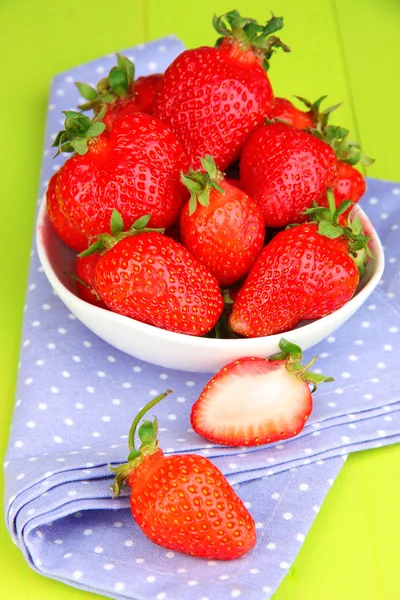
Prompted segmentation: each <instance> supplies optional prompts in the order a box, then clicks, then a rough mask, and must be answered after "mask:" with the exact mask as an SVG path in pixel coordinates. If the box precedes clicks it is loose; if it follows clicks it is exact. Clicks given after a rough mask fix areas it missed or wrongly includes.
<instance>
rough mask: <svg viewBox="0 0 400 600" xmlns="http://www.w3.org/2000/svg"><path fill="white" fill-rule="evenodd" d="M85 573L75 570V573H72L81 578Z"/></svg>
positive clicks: (73, 575) (74, 576)
mask: <svg viewBox="0 0 400 600" xmlns="http://www.w3.org/2000/svg"><path fill="white" fill-rule="evenodd" d="M82 575H83V573H82V571H74V573H73V574H72V577H73V578H74V579H80V578H81V577H82Z"/></svg>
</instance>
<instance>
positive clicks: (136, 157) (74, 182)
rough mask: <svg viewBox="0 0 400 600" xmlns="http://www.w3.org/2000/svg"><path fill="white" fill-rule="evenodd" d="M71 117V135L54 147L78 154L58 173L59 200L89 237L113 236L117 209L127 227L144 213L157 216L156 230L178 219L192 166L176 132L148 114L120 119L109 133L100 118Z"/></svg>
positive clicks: (71, 114) (154, 219)
mask: <svg viewBox="0 0 400 600" xmlns="http://www.w3.org/2000/svg"><path fill="white" fill-rule="evenodd" d="M65 114H66V117H67V118H66V121H65V124H66V130H65V131H64V132H60V133H59V134H58V136H57V138H56V140H55V142H54V145H56V146H59V151H73V150H76V153H75V154H74V155H73V156H71V157H70V158H69V159H68V160H67V161H66V162H65V163H64V165H63V166H62V167H61V169H60V170H59V172H58V177H57V182H56V198H57V200H58V202H59V204H60V207H61V210H62V212H63V213H64V214H65V215H66V216H67V217H68V219H69V220H70V222H71V223H72V224H73V225H74V226H75V227H76V228H77V229H78V230H79V231H80V232H81V233H82V234H83V235H85V236H86V237H87V238H88V239H90V238H92V237H95V236H97V235H98V234H100V233H103V232H107V231H109V223H110V219H111V214H112V211H113V209H114V208H116V209H117V210H118V211H119V212H120V213H121V215H122V218H123V220H124V223H125V224H126V226H127V227H130V226H131V225H132V223H133V222H134V221H135V220H136V219H138V218H139V217H140V216H141V215H143V214H151V221H150V223H151V226H152V227H169V226H170V225H172V224H173V223H174V222H175V221H176V220H177V219H178V217H179V212H180V209H181V206H182V204H183V202H184V201H185V198H186V194H187V191H186V189H185V188H184V186H183V185H182V184H181V182H180V171H181V169H183V168H185V167H186V164H187V163H186V156H185V154H184V152H183V149H182V147H181V145H180V143H179V142H178V140H177V138H176V136H175V134H174V133H172V132H171V131H170V130H169V129H168V128H167V127H166V126H165V125H164V124H163V123H161V122H160V121H159V120H158V119H155V118H154V117H152V116H149V115H145V114H142V113H136V114H130V115H125V116H124V117H120V118H119V119H117V120H116V121H115V122H114V123H113V125H112V127H111V128H110V129H109V130H104V124H103V123H101V122H99V121H98V120H96V118H95V119H94V120H93V121H91V120H90V119H89V118H88V117H86V116H85V115H82V114H81V113H75V112H71V111H67V112H66V113H65ZM100 116H101V115H98V118H99V117H100Z"/></svg>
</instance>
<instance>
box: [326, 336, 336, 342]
mask: <svg viewBox="0 0 400 600" xmlns="http://www.w3.org/2000/svg"><path fill="white" fill-rule="evenodd" d="M326 341H327V342H329V343H330V344H333V342H336V338H335V337H334V336H333V335H330V336H329V337H327V338H326Z"/></svg>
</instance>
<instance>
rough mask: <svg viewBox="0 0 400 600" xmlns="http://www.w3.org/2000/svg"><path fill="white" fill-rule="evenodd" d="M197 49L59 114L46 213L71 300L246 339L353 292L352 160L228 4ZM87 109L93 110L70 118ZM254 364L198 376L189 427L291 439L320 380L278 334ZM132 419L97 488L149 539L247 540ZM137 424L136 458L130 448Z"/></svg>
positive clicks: (252, 536)
mask: <svg viewBox="0 0 400 600" xmlns="http://www.w3.org/2000/svg"><path fill="white" fill-rule="evenodd" d="M214 26H215V28H216V30H217V32H218V33H219V34H220V36H221V37H220V38H219V39H218V40H217V42H216V45H215V47H201V48H195V49H192V50H187V51H184V52H182V53H181V54H180V55H179V56H178V57H177V58H176V59H175V60H174V61H173V63H172V64H171V65H170V66H169V67H168V69H167V70H166V72H165V73H164V74H156V75H150V76H147V77H140V78H138V79H136V80H135V77H134V66H133V64H132V63H131V62H130V61H129V60H128V59H127V58H125V57H123V56H120V55H117V61H118V62H117V66H116V67H114V68H113V69H112V70H111V71H110V73H109V75H108V77H106V78H105V79H102V80H101V81H100V82H99V84H98V85H97V89H94V88H92V87H91V86H89V85H87V84H85V83H77V87H78V89H79V92H80V94H81V96H82V97H83V98H84V99H85V100H86V101H87V102H86V103H85V104H83V105H81V106H79V107H78V108H79V109H80V111H79V112H78V111H66V112H65V116H66V119H65V130H64V131H61V132H60V133H59V134H58V136H57V138H56V140H55V142H54V145H55V146H56V147H58V152H72V153H73V154H72V156H71V157H70V158H68V159H67V160H66V162H65V163H64V165H63V166H62V167H61V169H60V170H59V171H58V172H57V173H56V174H54V175H53V177H52V178H51V180H50V182H49V186H48V190H47V210H48V215H49V218H50V221H51V223H52V225H53V227H54V229H55V231H56V232H57V234H58V235H59V237H60V238H61V239H62V240H63V241H64V242H65V243H66V244H67V245H68V246H70V247H71V248H73V249H74V250H75V251H76V252H77V262H76V274H75V278H76V283H77V290H78V293H79V295H80V296H81V297H82V298H83V299H85V300H87V301H88V302H90V303H92V304H95V305H97V306H100V307H102V308H104V309H107V310H112V311H115V312H117V313H120V314H123V315H126V316H128V317H131V318H134V319H137V320H139V321H142V322H144V323H149V324H151V325H154V326H156V327H161V328H164V329H167V330H170V331H174V332H178V333H183V334H189V335H196V336H204V335H207V336H215V337H241V336H246V337H256V336H265V335H271V334H275V333H282V332H286V331H289V330H290V329H292V328H293V327H295V326H296V325H297V324H298V323H299V322H301V321H302V320H309V319H315V318H319V317H323V316H325V315H327V314H329V313H331V312H333V311H335V310H336V309H338V308H339V307H341V306H342V305H343V304H345V303H346V302H348V301H349V299H350V298H351V297H352V296H353V294H354V293H355V291H356V289H357V286H358V283H359V281H360V277H361V276H362V274H363V270H364V268H365V263H366V260H367V256H368V240H369V238H368V236H366V235H365V234H364V232H363V227H362V223H361V221H360V220H359V219H358V218H357V215H355V216H353V213H354V212H355V211H352V208H353V206H354V204H356V203H357V202H358V201H359V199H360V198H361V196H362V195H363V194H364V192H365V181H364V178H363V176H362V175H361V173H360V172H359V171H358V170H357V169H355V168H354V165H355V164H356V163H357V162H362V163H364V164H368V163H369V162H370V159H368V158H367V157H365V156H364V155H363V154H362V153H361V150H360V148H359V145H358V144H356V143H353V142H350V141H349V139H348V133H349V132H348V131H347V130H346V129H344V128H342V127H339V126H333V125H330V124H329V119H330V115H331V113H332V112H333V110H334V109H335V108H336V107H330V108H328V109H325V110H321V104H322V102H323V100H324V97H321V98H319V99H318V100H317V101H316V102H314V103H310V102H308V101H307V100H304V99H303V98H298V100H299V101H300V102H302V104H303V107H302V109H300V108H297V107H296V106H295V105H294V104H293V103H292V102H290V101H289V100H287V99H284V98H275V97H274V94H273V90H272V86H271V83H270V80H269V78H268V75H267V71H268V68H269V59H270V58H271V56H272V54H273V53H274V51H275V50H276V49H279V48H280V49H281V50H283V51H285V52H287V51H289V48H287V46H285V44H284V43H283V42H282V41H281V40H280V39H279V38H278V37H277V36H276V35H275V34H276V31H277V30H279V29H281V28H282V26H283V20H282V19H281V18H276V17H274V16H273V17H272V18H271V19H270V20H269V21H268V22H267V23H266V25H265V26H261V25H259V24H258V23H257V22H255V21H254V20H253V19H248V18H243V17H241V16H240V14H239V13H238V12H237V11H236V10H233V11H230V12H228V13H226V14H224V15H222V16H221V17H219V18H217V17H215V18H214ZM86 110H93V113H94V116H93V118H89V117H88V116H86V115H85V114H84V111H86ZM280 349H281V352H280V353H279V354H278V355H276V356H275V357H272V358H270V359H263V358H254V357H244V358H241V359H240V360H237V361H234V362H233V363H231V364H229V365H226V366H225V367H224V368H223V369H221V370H220V371H219V372H218V373H217V374H215V375H214V376H213V377H212V379H210V381H209V382H208V383H207V384H206V386H205V387H204V389H203V391H202V392H201V394H200V396H199V398H198V400H197V401H196V402H195V403H194V405H193V407H192V411H191V417H190V420H191V425H192V428H193V430H194V431H195V432H196V433H198V434H199V435H201V436H203V437H205V438H206V439H208V440H210V441H212V442H213V443H217V444H225V445H229V446H256V445H260V444H268V443H272V442H276V441H280V440H283V439H287V438H290V437H293V436H295V435H297V434H298V433H299V432H300V431H301V430H302V429H303V427H304V425H305V423H306V421H307V419H308V417H309V415H310V414H311V410H312V398H311V394H312V392H313V391H314V390H315V388H316V386H317V385H318V384H319V383H321V382H323V381H332V378H331V377H325V376H324V375H321V374H319V373H315V372H311V371H310V367H311V366H312V364H313V363H314V360H315V359H312V360H311V361H310V362H309V364H307V365H302V363H301V359H302V352H301V349H300V348H299V347H297V346H295V345H294V344H291V343H290V342H288V341H287V340H285V339H284V338H282V339H281V343H280ZM168 393H169V391H168V392H166V393H165V394H162V395H161V396H159V397H157V398H155V399H154V400H152V401H151V402H150V403H149V404H148V405H146V406H145V407H144V408H143V409H142V410H141V411H140V412H139V414H138V416H137V417H136V419H135V420H134V421H133V423H132V426H131V430H130V433H129V436H128V445H129V454H128V458H127V462H126V463H124V464H122V465H119V466H116V467H114V468H113V469H112V470H113V471H114V473H115V482H114V488H113V489H114V495H115V496H117V495H118V494H119V493H120V487H121V486H122V485H123V484H124V483H126V484H127V485H128V486H129V487H130V488H131V510H132V515H133V517H134V519H135V521H136V523H137V524H138V525H139V527H140V528H141V529H142V531H143V532H144V533H145V535H146V536H147V537H148V538H149V539H150V540H152V541H153V542H155V543H156V544H159V545H161V546H165V547H166V548H170V549H172V550H177V551H180V552H186V553H188V554H191V555H194V556H200V557H203V558H216V559H223V560H228V559H234V558H239V557H240V556H243V555H244V554H245V553H246V552H248V551H249V550H251V548H253V546H254V544H255V543H256V529H255V524H254V521H253V519H252V517H251V515H250V514H249V512H248V510H247V508H246V507H245V505H244V504H243V502H242V501H241V500H240V498H239V497H238V496H237V495H236V493H235V492H234V490H233V489H232V488H231V487H230V485H229V484H228V482H227V480H226V479H225V477H224V476H223V474H222V473H221V472H220V471H219V470H218V469H217V468H216V467H215V466H214V465H213V464H212V462H210V461H209V460H208V459H206V458H204V457H200V456H196V455H185V454H181V455H176V456H168V457H165V456H164V454H163V452H162V450H161V449H160V448H159V446H158V441H157V421H156V420H154V421H153V422H151V421H144V422H143V423H142V424H141V425H140V427H138V425H139V422H140V420H141V418H142V417H143V416H144V415H145V413H146V412H147V411H148V410H149V409H150V408H152V407H153V406H154V405H155V404H156V403H157V402H159V401H160V400H161V399H162V398H164V397H165V396H166V395H167V394H168ZM137 428H138V436H139V439H140V442H141V443H140V446H139V448H136V447H135V435H136V429H137Z"/></svg>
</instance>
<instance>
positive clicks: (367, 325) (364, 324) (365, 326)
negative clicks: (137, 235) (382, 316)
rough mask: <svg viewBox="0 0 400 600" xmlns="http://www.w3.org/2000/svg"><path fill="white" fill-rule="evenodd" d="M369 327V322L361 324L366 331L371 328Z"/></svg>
mask: <svg viewBox="0 0 400 600" xmlns="http://www.w3.org/2000/svg"><path fill="white" fill-rule="evenodd" d="M369 325H370V323H369V321H363V322H362V323H361V327H364V329H366V328H367V327H369Z"/></svg>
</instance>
